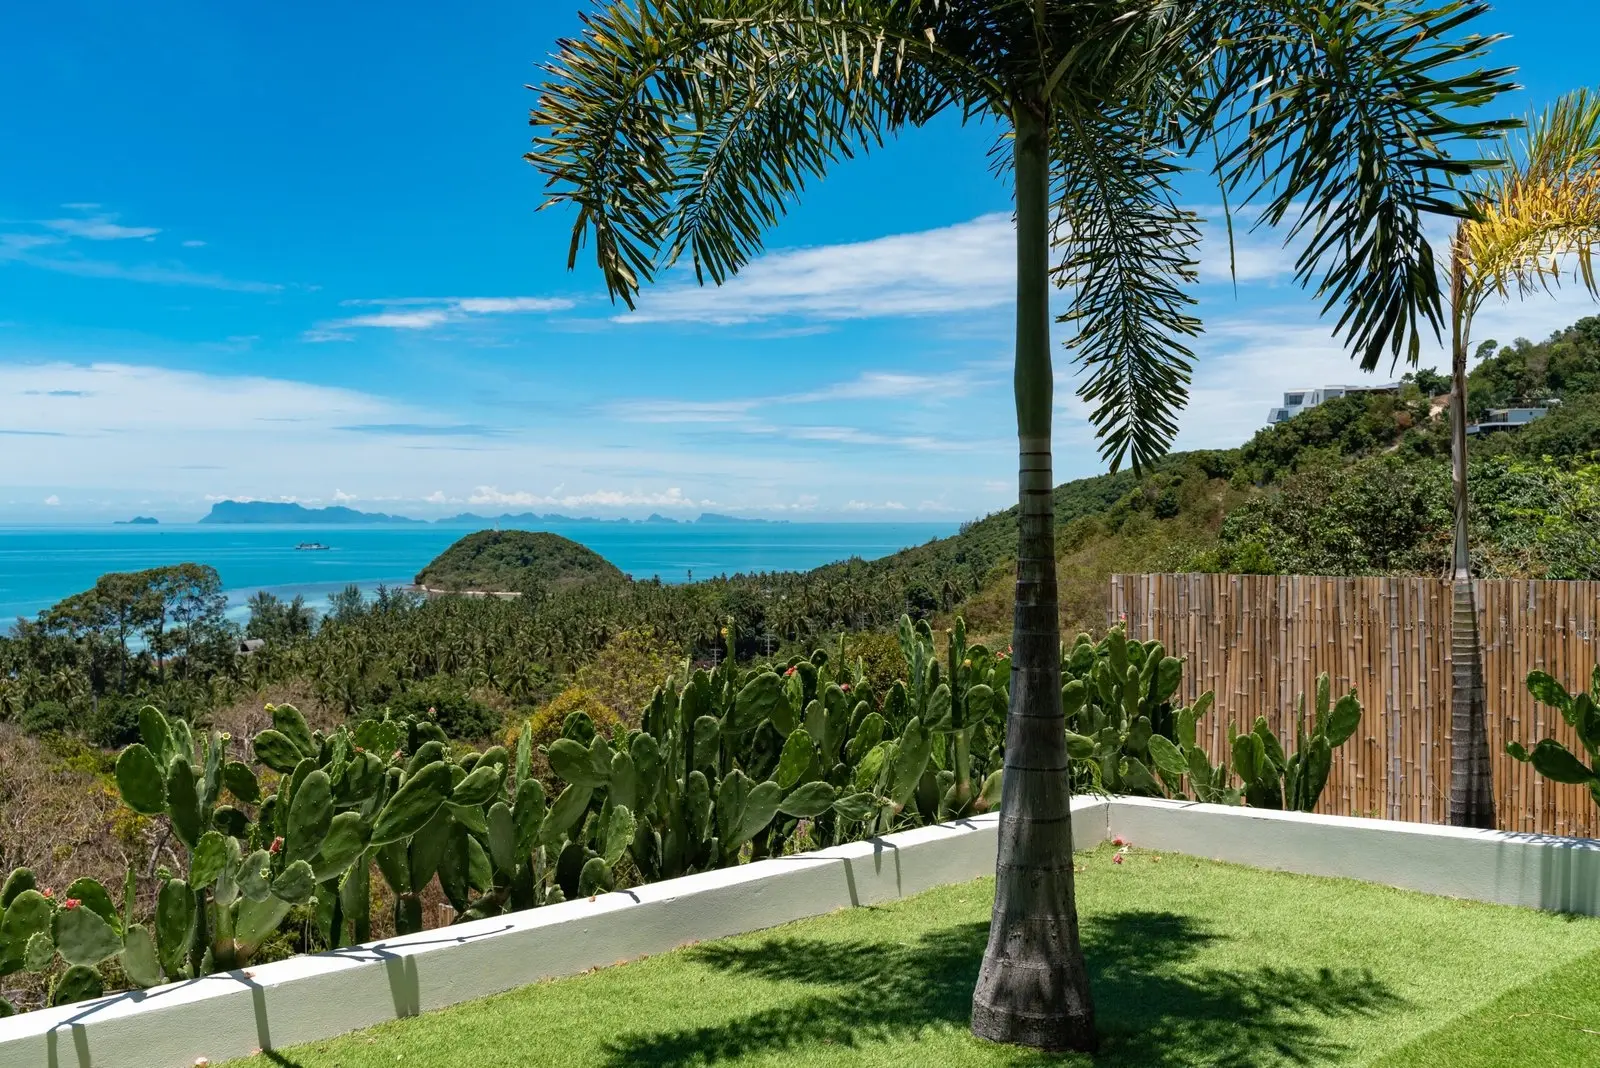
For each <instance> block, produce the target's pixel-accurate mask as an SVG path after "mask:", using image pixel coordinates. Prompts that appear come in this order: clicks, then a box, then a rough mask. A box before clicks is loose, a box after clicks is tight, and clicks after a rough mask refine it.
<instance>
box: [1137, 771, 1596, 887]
mask: <svg viewBox="0 0 1600 1068" xmlns="http://www.w3.org/2000/svg"><path fill="white" fill-rule="evenodd" d="M1110 820H1111V823H1110V828H1109V832H1108V833H1109V834H1110V835H1112V836H1116V835H1122V836H1124V837H1126V838H1127V839H1128V840H1129V841H1131V842H1132V843H1133V844H1134V845H1136V846H1142V847H1148V848H1150V849H1161V850H1167V851H1170V852H1174V853H1186V854H1189V855H1191V856H1197V857H1209V858H1211V859H1213V860H1228V861H1232V862H1234V863H1235V864H1248V865H1251V866H1252V867H1257V868H1272V869H1276V870H1278V871H1293V872H1300V873H1302V874H1305V875H1336V876H1342V877H1344V878H1346V879H1361V880H1363V881H1365V882H1371V883H1383V884H1385V885H1387V886H1398V887H1402V888H1404V889H1407V890H1421V891H1423V892H1424V893H1429V894H1441V895H1443V896H1445V897H1461V898H1470V899H1472V900H1474V901H1489V902H1494V903H1496V904H1501V905H1525V906H1527V907H1529V908H1537V909H1549V910H1551V911H1555V912H1575V913H1582V914H1584V915H1588V916H1600V841H1596V840H1595V839H1592V838H1559V837H1556V836H1554V835H1543V834H1520V833H1516V832H1511V831H1476V830H1468V829H1466V828H1462V827H1435V826H1431V825H1429V824H1424V823H1402V822H1399V821H1397V820H1369V819H1358V818H1355V817H1351V816H1321V815H1316V814H1313V813H1304V812H1272V811H1269V810H1266V809H1257V808H1233V807H1230V806H1223V805H1200V804H1191V803H1187V802H1182V801H1159V800H1155V799H1153V798H1144V797H1119V798H1116V799H1114V800H1113V801H1112V802H1111V804H1110Z"/></svg>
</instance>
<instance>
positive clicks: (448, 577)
mask: <svg viewBox="0 0 1600 1068" xmlns="http://www.w3.org/2000/svg"><path fill="white" fill-rule="evenodd" d="M622 577H623V575H622V572H621V571H620V570H618V569H617V567H616V565H614V564H612V563H611V562H610V561H609V560H607V559H606V558H605V557H603V556H601V555H600V554H599V553H597V552H595V551H594V550H593V549H589V548H587V547H585V546H583V545H579V544H578V543H577V542H575V541H573V540H572V539H570V538H563V537H562V536H561V535H559V534H550V533H547V532H544V531H526V530H480V531H477V532H476V533H473V534H468V535H467V536H466V537H464V538H462V539H461V540H460V541H458V542H456V543H455V544H454V545H452V546H450V547H449V548H448V549H446V550H445V551H444V552H442V553H440V554H439V555H438V556H436V557H434V559H433V561H432V562H431V563H430V564H428V566H427V567H424V568H423V569H422V570H421V571H420V572H418V573H417V579H416V582H417V585H418V586H423V587H426V588H427V589H429V590H445V591H461V590H484V591H493V592H510V593H522V592H524V591H528V590H541V589H562V588H565V587H568V586H572V585H577V584H581V583H584V582H591V581H595V580H601V581H605V580H611V581H618V580H621V579H622Z"/></svg>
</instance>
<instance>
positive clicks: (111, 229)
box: [39, 215, 161, 241]
mask: <svg viewBox="0 0 1600 1068" xmlns="http://www.w3.org/2000/svg"><path fill="white" fill-rule="evenodd" d="M116 219H117V217H116V216H115V215H91V216H89V217H88V218H83V219H41V220H40V223H39V225H41V226H43V227H45V228H46V229H50V230H54V231H56V232H57V233H61V234H66V235H68V236H69V237H81V238H85V239H87V240H89V241H127V240H130V239H134V238H150V237H154V236H156V235H157V234H159V233H160V232H161V231H160V229H158V228H157V227H154V226H123V225H122V224H121V223H119V222H117V221H116Z"/></svg>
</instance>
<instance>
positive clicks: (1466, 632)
mask: <svg viewBox="0 0 1600 1068" xmlns="http://www.w3.org/2000/svg"><path fill="white" fill-rule="evenodd" d="M1461 256H1462V252H1461V248H1460V244H1459V242H1452V244H1451V257H1450V309H1451V332H1450V370H1451V378H1450V460H1451V468H1450V475H1451V480H1452V482H1453V483H1454V485H1453V489H1454V492H1455V544H1454V547H1453V548H1454V551H1453V553H1452V564H1451V575H1450V586H1451V590H1450V594H1451V596H1450V823H1451V824H1452V825H1453V826H1456V827H1485V828H1492V827H1494V789H1493V782H1492V775H1491V771H1490V764H1489V717H1488V712H1487V710H1486V708H1485V707H1484V706H1485V704H1486V702H1485V700H1484V687H1483V659H1482V651H1481V649H1480V648H1479V644H1478V602H1477V596H1476V594H1475V592H1474V591H1473V588H1472V552H1471V548H1470V546H1469V545H1468V542H1467V322H1468V314H1469V311H1468V309H1467V308H1466V307H1465V305H1464V303H1463V300H1464V293H1463V290H1464V288H1465V274H1464V272H1465V264H1464V263H1463V262H1462V259H1461Z"/></svg>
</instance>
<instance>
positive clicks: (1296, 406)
mask: <svg viewBox="0 0 1600 1068" xmlns="http://www.w3.org/2000/svg"><path fill="white" fill-rule="evenodd" d="M1399 388H1400V383H1398V382H1388V383H1385V384H1384V385H1381V386H1321V387H1319V388H1317V389H1296V390H1290V391H1289V392H1287V393H1285V394H1284V395H1283V404H1282V406H1280V407H1277V408H1273V409H1271V410H1270V411H1268V412H1267V422H1268V423H1281V422H1283V421H1284V420H1286V419H1293V418H1294V417H1295V416H1297V415H1299V414H1300V413H1301V412H1303V411H1305V410H1306V409H1307V408H1315V407H1316V406H1317V405H1319V404H1321V403H1322V402H1323V401H1330V400H1333V399H1334V398H1335V397H1342V396H1344V395H1345V394H1347V393H1393V392H1394V391H1395V390H1397V389H1399Z"/></svg>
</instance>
